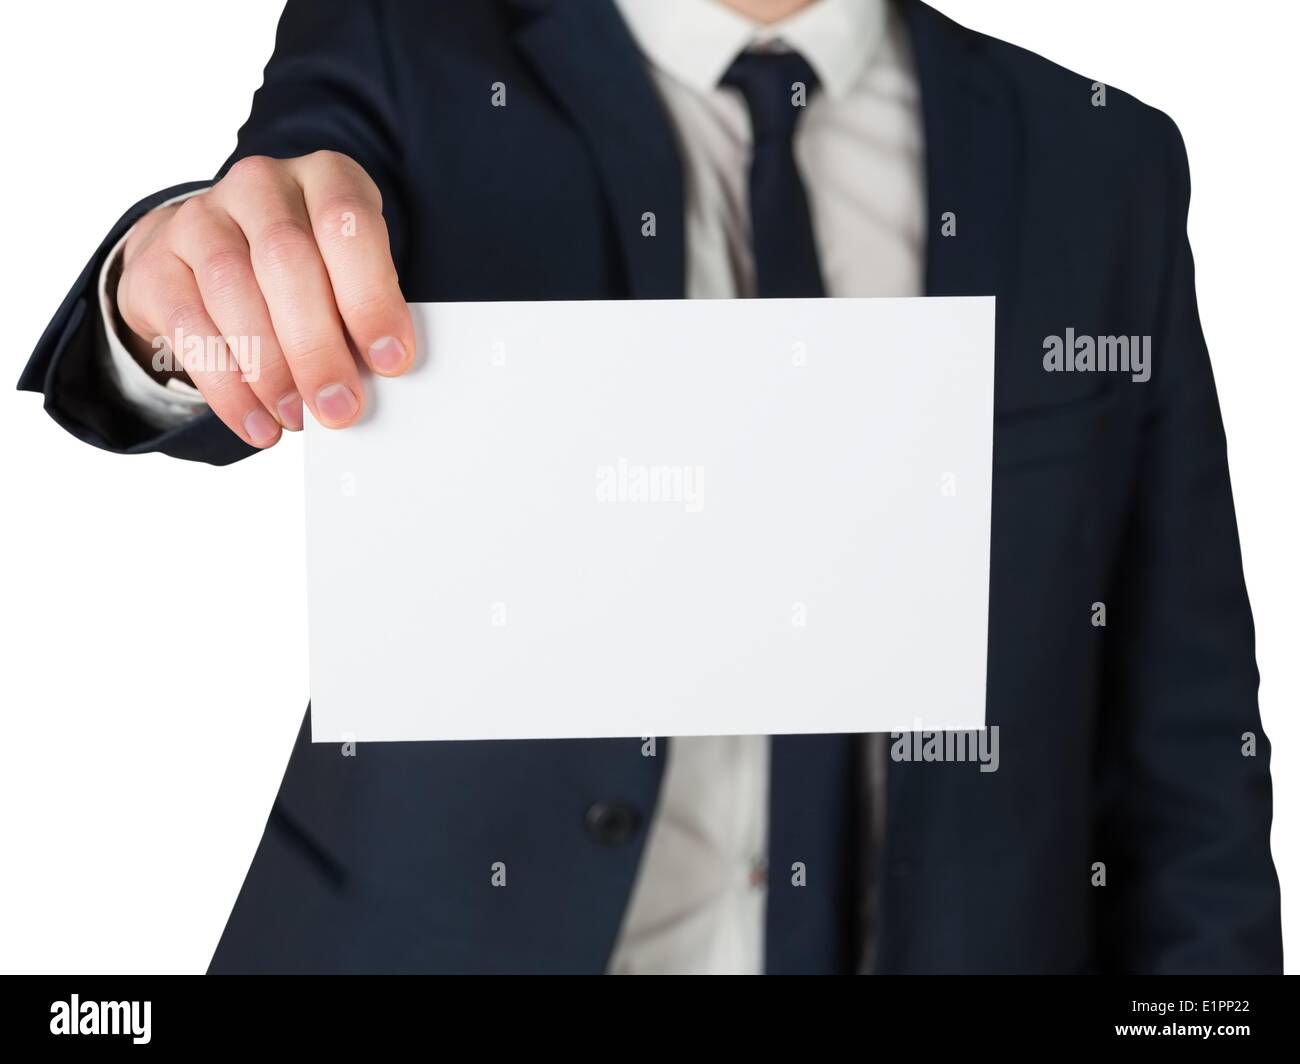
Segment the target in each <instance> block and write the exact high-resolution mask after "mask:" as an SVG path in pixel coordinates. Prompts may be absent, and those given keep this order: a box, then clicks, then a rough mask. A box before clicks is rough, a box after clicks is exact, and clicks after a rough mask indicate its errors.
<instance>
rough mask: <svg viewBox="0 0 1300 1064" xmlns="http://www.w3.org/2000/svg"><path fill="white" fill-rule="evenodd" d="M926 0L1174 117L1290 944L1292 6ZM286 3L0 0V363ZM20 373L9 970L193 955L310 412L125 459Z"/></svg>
mask: <svg viewBox="0 0 1300 1064" xmlns="http://www.w3.org/2000/svg"><path fill="white" fill-rule="evenodd" d="M938 6H939V7H940V8H942V9H943V10H944V11H946V12H947V13H949V14H950V15H952V16H953V17H955V18H957V19H958V20H959V21H962V22H964V23H966V24H968V25H971V26H974V27H975V28H977V29H980V30H983V31H984V32H987V33H991V34H993V35H994V36H998V37H1003V38H1006V39H1009V40H1012V41H1015V42H1016V43H1018V44H1021V45H1023V46H1025V47H1027V48H1030V49H1031V50H1033V51H1036V52H1039V53H1042V54H1044V55H1046V56H1048V57H1050V58H1052V59H1054V60H1056V61H1058V62H1060V63H1063V64H1064V65H1066V66H1068V67H1071V68H1072V69H1075V70H1078V71H1080V72H1082V73H1086V74H1088V75H1090V76H1092V77H1095V78H1096V79H1099V80H1101V81H1104V82H1106V83H1108V84H1112V85H1115V86H1118V87H1121V88H1123V89H1125V90H1127V91H1129V92H1132V93H1134V94H1135V95H1137V96H1138V97H1139V98H1141V99H1143V100H1145V101H1147V102H1148V103H1151V104H1153V105H1155V106H1157V107H1159V108H1161V109H1162V110H1164V111H1167V112H1169V113H1170V114H1172V115H1173V117H1174V118H1175V120H1176V121H1177V122H1178V124H1179V126H1180V127H1181V129H1182V132H1183V135H1184V138H1185V140H1186V142H1187V147H1188V152H1189V154H1190V157H1191V167H1192V181H1193V190H1194V191H1193V200H1192V218H1191V230H1192V233H1191V236H1192V245H1193V248H1194V250H1195V252H1196V258H1197V266H1198V289H1199V292H1200V303H1201V314H1202V318H1203V322H1204V326H1205V331H1206V334H1207V337H1208V340H1209V346H1210V351H1211V353H1212V357H1213V360H1214V367H1215V373H1216V376H1217V380H1218V385H1219V395H1220V400H1221V403H1222V406H1223V413H1224V421H1225V423H1226V426H1227V432H1228V441H1229V448H1230V456H1231V463H1232V473H1233V484H1234V489H1235V496H1236V502H1237V513H1238V519H1239V522H1240V526H1241V538H1242V546H1243V551H1244V556H1245V566H1246V578H1247V582H1248V585H1249V588H1250V593H1251V601H1252V603H1253V606H1254V610H1255V621H1256V628H1257V631H1258V658H1259V665H1260V671H1261V674H1262V677H1263V682H1262V687H1261V692H1260V697H1261V703H1262V707H1263V713H1264V725H1265V728H1266V730H1267V731H1268V733H1269V735H1270V736H1271V738H1272V740H1273V742H1274V744H1275V747H1276V749H1275V759H1274V764H1273V779H1274V788H1275V804H1276V810H1275V820H1274V826H1273V845H1274V854H1275V856H1276V859H1277V863H1278V870H1279V873H1280V875H1281V878H1282V887H1283V909H1284V912H1283V917H1284V930H1285V931H1286V933H1287V944H1288V950H1287V953H1288V957H1289V958H1290V961H1289V964H1288V969H1289V970H1291V971H1300V841H1297V840H1298V839H1300V832H1298V829H1300V751H1298V745H1297V744H1298V743H1300V722H1298V721H1297V716H1296V707H1297V696H1298V695H1300V652H1297V646H1298V645H1300V622H1298V621H1297V619H1296V609H1297V601H1298V600H1300V579H1298V575H1300V574H1298V572H1297V569H1298V564H1300V563H1298V562H1297V551H1296V544H1297V543H1300V527H1298V526H1300V522H1298V521H1297V514H1296V493H1297V471H1296V470H1297V466H1296V457H1297V455H1298V454H1300V447H1298V446H1297V438H1296V436H1297V429H1296V425H1297V421H1298V420H1300V418H1298V417H1297V414H1296V403H1297V400H1298V397H1300V352H1297V350H1296V341H1295V336H1296V319H1295V312H1296V307H1297V297H1296V281H1297V270H1296V267H1295V255H1296V253H1297V247H1298V246H1300V245H1298V243H1297V241H1298V239H1300V224H1298V222H1297V212H1296V198H1295V197H1296V192H1295V184H1294V181H1295V174H1296V173H1297V161H1298V160H1297V152H1296V148H1295V143H1296V138H1295V136H1294V135H1293V132H1292V131H1293V129H1294V124H1295V113H1296V105H1297V98H1296V97H1297V93H1296V90H1295V88H1294V84H1293V77H1294V73H1293V60H1294V41H1295V37H1296V31H1297V28H1300V27H1297V25H1296V19H1295V16H1294V15H1293V14H1292V11H1293V5H1291V4H1283V3H1278V2H1276V0H1253V2H1241V3H1236V4H1232V5H1224V4H1221V3H1208V2H1202V3H1188V2H1185V0H1052V2H1051V3H1043V2H1042V0H941V2H940V3H938ZM277 15H278V9H277V5H276V4H274V3H271V2H269V0H224V2H223V3H221V4H215V3H206V4H199V3H193V2H187V0H149V2H141V0H135V2H132V3H129V4H126V3H122V4H99V3H93V2H90V0H85V2H80V3H72V2H67V0H64V2H49V3H44V4H20V5H10V6H9V7H8V8H7V10H6V13H5V22H6V25H5V38H6V41H5V43H6V47H5V49H4V54H3V62H2V63H0V92H2V98H3V99H4V100H5V129H4V135H3V144H4V156H3V158H4V162H3V171H2V176H0V181H3V196H0V209H2V210H3V214H4V225H3V227H2V228H0V242H2V244H3V247H2V249H0V292H2V293H3V309H4V328H5V335H6V336H7V338H8V342H7V344H6V348H5V352H4V358H3V364H2V365H0V370H2V372H0V378H3V380H0V384H4V382H5V381H8V382H13V381H16V380H17V377H18V373H19V371H20V369H21V367H22V365H23V363H24V361H25V359H26V357H27V354H28V352H30V350H31V348H32V347H33V345H34V344H35V342H36V340H37V338H38V337H39V335H40V333H41V330H42V328H43V327H44V325H45V323H46V321H47V320H48V319H49V317H50V316H51V314H52V313H53V311H54V309H55V307H56V306H57V305H58V303H59V301H60V299H61V298H62V296H63V295H64V293H65V292H66V291H67V289H68V287H69V286H70V285H71V283H72V281H73V280H74V278H75V277H76V275H77V273H78V272H79V270H80V269H81V267H82V265H83V264H84V262H85V260H86V258H87V257H88V256H89V254H90V252H91V251H92V249H93V248H94V246H95V245H96V244H97V243H98V241H99V240H100V238H101V236H102V235H103V233H105V232H106V231H107V229H108V228H109V226H110V225H111V224H112V222H113V221H114V220H115V219H116V218H117V217H118V216H119V215H120V214H121V213H122V211H123V210H124V209H125V208H126V207H127V206H128V205H129V204H131V203H132V202H134V201H135V200H136V199H138V198H139V197H141V196H142V195H145V194H146V193H148V192H151V191H153V190H155V189H158V188H162V187H164V186H167V185H170V184H173V183H176V182H179V181H182V180H189V179H194V178H204V177H207V176H209V175H210V174H211V172H212V171H213V170H214V169H215V168H216V166H217V165H218V164H219V163H220V162H221V160H222V159H223V158H224V157H225V156H226V154H227V153H228V152H229V150H230V149H231V147H232V146H233V143H234V134H235V130H236V129H237V128H238V127H239V125H240V124H241V123H242V122H243V120H244V118H245V117H246V115H247V112H248V105H249V100H250V97H251V95H252V92H253V90H254V89H255V88H256V87H257V85H258V84H259V82H260V79H261V68H262V65H263V64H264V62H265V60H266V58H267V57H268V56H269V55H270V51H271V45H272V40H273V33H274V27H275V22H276V19H277ZM1087 165H1088V161H1087V160H1086V159H1081V160H1080V166H1085V167H1086V166H1087ZM10 386H11V385H10V384H4V388H3V389H0V456H3V457H2V460H3V462H4V483H5V485H6V488H5V491H4V496H3V498H4V502H5V505H4V513H3V520H0V540H2V542H0V557H3V558H4V560H5V561H4V566H3V570H0V572H3V584H2V585H0V586H2V587H3V603H4V609H3V612H2V613H0V626H2V631H0V648H2V649H0V655H3V660H2V661H0V707H2V709H0V712H3V720H2V721H0V725H2V729H3V730H2V731H0V741H2V742H3V748H0V818H2V820H0V823H2V824H3V839H2V845H0V970H5V971H31V972H59V971H66V972H117V971H122V972H135V971H173V970H174V971H201V970H202V969H203V968H204V967H205V966H206V964H207V961H208V959H209V957H210V955H211V952H212V949H213V947H214V945H215V943H216V941H217V937H218V935H219V933H220V930H221V927H222V925H223V924H224V922H225V919H226V916H227V914H228V912H229V909H230V906H231V904H232V902H233V900H234V897H235V894H236V892H237V890H238V888H239V884H240V882H241V881H242V878H243V875H244V872H245V870H246V868H247V866H248V862H249V860H250V858H251V857H252V854H253V850H254V847H255V845H256V843H257V839H258V837H259V835H260V833H261V830H262V825H263V823H264V820H265V817H266V814H267V811H268V809H269V807H270V804H271V800H272V798H273V796H274V794H275V790H276V788H277V786H278V784H279V780H280V776H281V772H282V771H283V768H284V763H285V760H286V758H287V755H288V752H289V749H290V746H291V744H292V741H293V737H294V734H295V731H296V729H297V727H298V724H299V721H300V719H301V716H302V711H303V708H304V706H305V704H306V701H307V652H306V638H305V633H306V617H305V608H304V602H305V586H304V568H303V547H302V525H301V512H302V511H301V508H302V492H301V450H300V444H301V440H300V439H299V438H292V439H290V440H289V441H288V442H287V444H286V443H282V444H281V445H280V446H278V447H276V448H275V449H274V451H273V452H272V453H270V454H267V455H263V456H261V457H260V458H258V459H257V460H254V461H250V462H245V463H242V464H240V465H238V466H235V467H233V468H228V469H224V470H222V469H212V468H208V467H203V466H198V465H189V464H182V463H179V462H172V461H171V460H169V459H164V458H161V457H157V456H152V455H151V456H146V457H140V458H132V459H127V458H120V457H116V456H112V455H108V454H104V453H102V452H98V451H95V450H93V449H92V448H89V447H87V446H85V445H83V444H80V443H77V442H76V441H74V440H73V439H72V437H71V436H68V435H66V434H65V433H63V432H62V431H61V430H59V429H58V428H57V427H56V426H55V425H54V424H53V423H52V422H50V421H49V420H48V419H46V417H45V416H44V415H43V413H42V412H41V410H40V401H39V399H38V398H37V397H36V396H33V395H29V394H26V393H24V394H21V395H20V394H17V393H14V392H11V391H9V390H8V388H9V387H10ZM214 720H215V721H220V722H221V724H220V726H219V727H218V728H217V729H216V730H214V729H213V728H212V725H211V722H212V721H214Z"/></svg>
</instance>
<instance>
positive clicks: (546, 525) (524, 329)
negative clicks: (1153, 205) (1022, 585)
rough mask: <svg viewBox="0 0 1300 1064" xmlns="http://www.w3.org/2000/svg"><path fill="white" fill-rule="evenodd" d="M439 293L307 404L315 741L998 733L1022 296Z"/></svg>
mask: <svg viewBox="0 0 1300 1064" xmlns="http://www.w3.org/2000/svg"><path fill="white" fill-rule="evenodd" d="M412 310H413V312H414V314H415V320H416V327H417V330H418V333H419V340H420V345H421V354H420V360H419V363H418V365H417V367H416V368H415V369H414V370H413V371H412V372H411V373H410V374H408V375H407V376H406V377H403V378H400V379H397V380H383V379H377V378H373V377H372V378H369V379H368V380H367V382H366V384H367V387H368V389H369V394H370V399H369V408H368V411H367V414H366V417H365V419H364V421H363V422H362V423H361V424H360V425H358V426H356V427H354V428H351V429H348V430H345V431H330V430H327V429H322V428H320V427H319V426H317V425H316V424H315V422H313V421H311V420H310V419H308V426H307V440H306V444H307V446H306V454H307V461H306V474H307V519H308V520H307V532H308V537H307V548H308V549H307V558H308V575H309V588H310V608H309V614H310V628H311V694H312V726H313V739H314V740H316V741H318V742H319V741H347V740H357V741H378V740H412V739H507V738H539V737H556V738H558V737H581V736H586V737H593V736H651V735H655V736H671V735H708V734H779V733H787V732H864V731H895V730H898V731H907V730H919V729H920V728H924V729H926V730H929V729H969V728H978V727H982V726H983V724H984V685H985V668H986V657H987V653H986V648H987V635H988V633H987V626H988V567H989V510H990V491H991V475H992V472H991V470H992V448H993V443H992V436H993V311H994V305H993V300H992V298H943V299H934V298H931V299H815V300H716V301H714V300H691V301H617V302H572V303H560V302H550V303H453V304H419V305H415V306H413V308H412Z"/></svg>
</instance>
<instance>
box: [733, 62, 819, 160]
mask: <svg viewBox="0 0 1300 1064" xmlns="http://www.w3.org/2000/svg"><path fill="white" fill-rule="evenodd" d="M722 84H724V85H730V86H732V87H733V88H736V89H739V90H740V93H741V95H742V96H744V97H745V104H746V106H748V107H749V120H750V122H751V123H752V124H753V127H754V139H755V140H756V141H757V140H762V139H766V138H768V137H784V138H787V139H788V138H790V137H792V136H794V127H795V123H796V122H798V121H799V116H800V115H801V114H803V110H804V107H805V106H806V105H807V103H808V98H809V97H810V96H811V95H812V91H813V89H815V88H816V87H817V75H816V73H815V72H814V71H813V68H812V67H811V66H809V64H808V61H807V60H806V59H804V57H803V56H801V55H800V54H799V53H798V52H742V53H741V54H740V55H739V56H737V58H736V61H735V62H734V63H732V64H731V66H730V67H729V68H728V70H727V72H726V73H725V74H723V75H722Z"/></svg>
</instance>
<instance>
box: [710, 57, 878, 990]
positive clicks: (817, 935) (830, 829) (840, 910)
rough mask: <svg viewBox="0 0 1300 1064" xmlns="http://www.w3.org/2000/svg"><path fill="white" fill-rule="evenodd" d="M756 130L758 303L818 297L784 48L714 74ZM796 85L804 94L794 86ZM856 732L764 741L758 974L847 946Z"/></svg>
mask: <svg viewBox="0 0 1300 1064" xmlns="http://www.w3.org/2000/svg"><path fill="white" fill-rule="evenodd" d="M722 82H723V84H724V85H731V86H733V87H735V88H737V89H739V90H740V92H741V94H742V95H743V96H744V98H745V103H746V104H747V105H748V107H749V115H750V121H751V123H752V125H753V130H754V157H753V161H752V162H751V164H750V171H749V210H750V216H751V219H752V222H753V234H754V266H755V273H756V276H757V278H758V292H757V294H758V295H759V296H760V297H766V298H771V297H780V296H823V295H825V294H826V292H825V289H824V287H823V286H822V276H821V270H820V269H819V268H818V265H817V247H816V244H815V243H814V242H813V231H812V219H811V217H810V216H809V213H808V197H807V196H806V195H805V194H804V188H803V181H802V180H801V179H800V177H799V170H798V168H797V167H796V166H795V160H794V130H795V125H796V124H797V123H798V121H799V117H800V115H802V114H803V111H804V108H803V107H802V106H800V105H799V103H798V102H797V101H799V100H802V101H804V102H806V101H807V100H808V99H809V98H810V97H811V96H812V93H813V89H814V88H815V87H816V85H817V76H816V75H815V74H814V73H813V70H812V67H810V66H809V65H808V63H807V62H806V61H805V60H804V58H803V57H802V56H800V55H798V54H796V53H794V52H780V53H763V54H758V53H754V52H747V53H745V54H743V55H741V56H740V58H739V59H737V60H736V61H735V62H734V63H733V64H732V65H731V69H729V70H728V71H727V73H726V74H725V75H724V76H723V79H722ZM801 85H802V86H803V92H802V93H800V92H799V87H800V86H801ZM857 746H858V740H857V737H856V736H851V735H776V736H773V737H772V760H771V784H770V789H769V798H768V806H769V817H768V825H769V827H768V895H767V918H766V921H765V923H766V931H767V934H766V948H765V950H764V953H765V970H766V971H767V973H768V974H769V975H778V974H794V973H809V974H817V973H826V974H829V973H843V972H848V971H850V970H851V969H852V965H853V962H854V955H855V952H856V949H857V945H858V943H857V927H856V923H857V921H856V916H857V909H858V904H857V903H858V895H859V892H860V887H861V884H860V883H859V882H858V878H859V877H858V875H857V861H856V852H857V851H856V846H857V844H858V833H857V825H858V819H857V818H858V808H857V807H858V799H859V795H858V789H857V786H856V780H857V778H858V777H857Z"/></svg>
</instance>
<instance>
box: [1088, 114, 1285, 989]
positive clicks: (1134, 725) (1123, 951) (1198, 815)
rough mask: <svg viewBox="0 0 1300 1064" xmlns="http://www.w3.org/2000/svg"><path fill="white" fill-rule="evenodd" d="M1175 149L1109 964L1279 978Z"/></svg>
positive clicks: (1103, 828)
mask: <svg viewBox="0 0 1300 1064" xmlns="http://www.w3.org/2000/svg"><path fill="white" fill-rule="evenodd" d="M1157 133H1158V136H1157V143H1160V144H1163V145H1165V146H1166V149H1167V153H1166V156H1165V158H1166V159H1167V165H1166V171H1167V176H1166V184H1167V189H1166V201H1165V210H1166V212H1167V213H1166V224H1167V228H1168V235H1167V238H1166V254H1165V259H1166V262H1165V277H1164V280H1163V296H1162V298H1161V305H1160V308H1159V311H1158V314H1157V320H1156V323H1155V329H1156V332H1155V335H1153V337H1152V379H1151V381H1150V382H1149V383H1146V384H1134V385H1132V386H1133V387H1138V388H1149V389H1151V392H1150V393H1148V396H1149V397H1148V398H1146V400H1145V403H1144V421H1143V428H1142V442H1141V451H1140V458H1139V463H1140V465H1139V475H1138V480H1137V490H1136V494H1135V497H1134V501H1133V508H1132V514H1131V518H1130V528H1129V530H1128V538H1127V541H1126V545H1125V548H1124V550H1123V552H1122V556H1121V561H1120V563H1119V571H1118V572H1117V573H1116V575H1115V581H1114V586H1113V587H1112V589H1111V594H1112V600H1113V602H1114V603H1115V606H1116V607H1117V608H1113V609H1111V610H1110V611H1109V616H1110V625H1109V634H1108V636H1107V646H1108V661H1107V664H1108V669H1107V676H1106V684H1105V687H1104V690H1105V691H1106V694H1107V700H1106V704H1105V709H1104V713H1105V717H1104V722H1103V744H1102V749H1101V757H1100V764H1101V766H1102V769H1103V771H1102V776H1101V795H1100V798H1101V808H1102V810H1103V814H1102V817H1101V821H1100V825H1099V827H1100V837H1099V839H1098V857H1099V858H1100V859H1101V860H1103V861H1105V862H1106V864H1107V866H1108V868H1107V882H1106V885H1105V886H1104V887H1101V888H1098V893H1097V897H1098V898H1099V902H1098V904H1099V906H1100V914H1099V916H1100V920H1101V923H1102V928H1101V931H1102V934H1101V940H1102V942H1103V943H1104V947H1103V949H1104V952H1105V953H1107V954H1108V956H1107V957H1106V958H1105V960H1106V961H1108V967H1111V968H1115V969H1119V970H1124V971H1135V972H1153V973H1172V972H1216V973H1217V972H1279V971H1280V970H1281V964H1282V944H1281V919H1280V897H1279V891H1278V881H1277V874H1276V872H1275V870H1274V867H1273V860H1272V856H1271V854H1270V851H1269V830H1270V823H1271V819H1272V792H1271V784H1270V779H1269V753H1270V748H1269V743H1268V740H1267V738H1266V737H1265V735H1264V732H1263V728H1262V727H1261V723H1260V715H1259V707H1258V699H1257V690H1258V685H1259V675H1258V672H1257V671H1256V666H1255V635H1254V625H1253V622H1252V619H1251V612H1250V603H1249V602H1248V600H1247V596H1246V586H1245V580H1244V577H1243V573H1242V563H1241V551H1240V547H1239V545H1238V536H1237V524H1236V517H1235V515H1234V512H1233V503H1232V489H1231V485H1230V483H1229V479H1228V462H1227V447H1226V442H1225V438H1224V431H1223V424H1222V420H1221V418H1220V414H1219V404H1218V399H1217V396H1216V393H1215V387H1214V380H1213V376H1212V374H1211V370H1210V360H1209V355H1208V352H1207V351H1206V346H1205V341H1204V338H1203V336H1202V332H1201V326H1200V320H1199V315H1198V312H1197V306H1196V293H1195V284H1194V280H1193V266H1192V254H1191V249H1190V246H1189V244H1188V241H1187V236H1186V218H1187V208H1188V203H1189V198H1190V182H1189V179H1188V172H1187V157H1186V152H1185V150H1184V148H1183V143H1182V139H1181V137H1180V135H1179V133H1178V130H1177V128H1176V127H1175V126H1174V124H1173V123H1172V122H1171V121H1169V120H1168V119H1167V118H1166V117H1165V116H1163V115H1160V116H1159V129H1158V131H1157Z"/></svg>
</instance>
